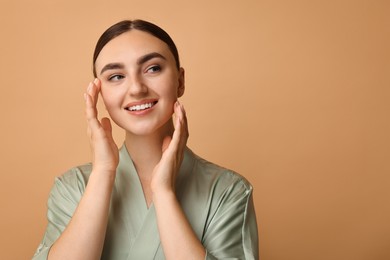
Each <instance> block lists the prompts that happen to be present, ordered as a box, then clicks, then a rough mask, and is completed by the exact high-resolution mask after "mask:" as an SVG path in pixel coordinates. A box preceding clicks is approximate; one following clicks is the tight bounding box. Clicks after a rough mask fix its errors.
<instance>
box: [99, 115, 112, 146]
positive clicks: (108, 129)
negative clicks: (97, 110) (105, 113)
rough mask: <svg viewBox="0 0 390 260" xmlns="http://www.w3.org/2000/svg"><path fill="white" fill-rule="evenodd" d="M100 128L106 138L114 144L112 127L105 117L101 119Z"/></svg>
mask: <svg viewBox="0 0 390 260" xmlns="http://www.w3.org/2000/svg"><path fill="white" fill-rule="evenodd" d="M101 126H102V128H103V130H104V132H105V133H106V137H107V138H108V139H109V140H110V141H111V142H114V138H113V137H112V125H111V121H110V119H108V118H107V117H104V118H102V120H101Z"/></svg>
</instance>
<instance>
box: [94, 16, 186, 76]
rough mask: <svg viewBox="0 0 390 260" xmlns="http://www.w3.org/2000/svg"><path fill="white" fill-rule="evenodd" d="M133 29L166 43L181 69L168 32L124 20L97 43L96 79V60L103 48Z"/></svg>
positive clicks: (135, 21) (153, 25)
mask: <svg viewBox="0 0 390 260" xmlns="http://www.w3.org/2000/svg"><path fill="white" fill-rule="evenodd" d="M133 29H135V30H140V31H143V32H147V33H149V34H151V35H153V36H155V37H156V38H158V39H160V40H161V41H163V42H165V43H166V44H167V45H168V47H169V49H170V51H171V52H172V54H173V57H174V58H175V62H176V67H177V69H180V61H179V53H178V51H177V48H176V45H175V43H174V42H173V40H172V38H171V37H170V36H169V34H168V33H167V32H166V31H164V30H163V29H162V28H160V27H159V26H157V25H155V24H153V23H151V22H147V21H144V20H123V21H121V22H118V23H116V24H114V25H112V26H111V27H109V28H108V29H107V30H106V31H105V32H104V33H103V34H102V35H101V36H100V38H99V40H98V41H97V43H96V47H95V51H94V53H93V75H94V76H95V77H96V76H97V74H96V68H95V63H96V59H97V57H98V56H99V54H100V52H101V50H102V49H103V47H104V46H105V45H106V44H107V43H108V42H110V41H111V40H112V39H114V38H115V37H117V36H119V35H121V34H123V33H125V32H128V31H131V30H133Z"/></svg>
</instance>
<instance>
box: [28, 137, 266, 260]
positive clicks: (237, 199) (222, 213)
mask: <svg viewBox="0 0 390 260" xmlns="http://www.w3.org/2000/svg"><path fill="white" fill-rule="evenodd" d="M119 156H120V160H119V165H118V168H117V175H116V178H115V184H114V189H113V193H112V198H111V205H110V212H109V220H108V226H107V234H106V238H105V244H104V249H103V253H102V258H101V259H104V260H122V259H123V260H130V259H142V260H147V259H155V260H160V259H165V257H164V252H163V248H162V246H161V242H160V238H159V234H158V227H157V220H156V213H155V209H154V206H153V204H152V205H151V206H150V207H149V208H148V207H147V204H146V201H145V198H144V195H143V191H142V186H141V183H140V180H139V178H138V175H137V172H136V169H135V167H134V164H133V162H132V160H131V158H130V155H129V154H128V152H127V149H126V147H125V145H124V146H123V147H122V148H121V149H120V152H119ZM91 170H92V165H91V164H86V165H82V166H79V167H75V168H72V169H70V170H69V171H68V172H66V173H65V174H63V175H62V176H60V177H58V178H56V179H55V182H54V185H53V188H52V190H51V192H50V195H49V199H48V212H47V218H48V225H47V228H46V232H45V235H44V237H43V240H42V242H41V243H40V245H39V247H38V249H37V251H36V253H35V255H34V257H33V260H42V259H47V255H48V252H49V250H50V247H51V246H52V244H53V243H54V242H55V241H56V239H57V238H58V237H59V236H60V235H61V233H62V232H63V230H64V229H65V227H66V225H67V224H68V223H69V221H70V219H71V217H72V215H73V213H74V211H75V209H76V207H77V205H78V202H79V201H80V199H81V197H82V195H83V192H84V190H85V187H86V185H87V182H88V178H89V175H90V173H91ZM176 185H177V187H176V194H177V198H178V200H179V202H180V204H181V206H182V208H183V210H184V212H185V214H186V216H187V219H188V221H189V222H190V224H191V226H192V228H193V230H194V232H195V234H196V235H197V237H198V239H199V240H200V241H201V243H202V244H203V246H204V247H205V249H206V251H207V255H206V259H258V233H257V224H256V217H255V211H254V207H253V201H252V191H253V189H252V186H251V185H250V183H249V182H248V181H247V180H245V179H244V178H243V177H242V176H240V175H239V174H237V173H235V172H233V171H230V170H228V169H225V168H222V167H220V166H217V165H215V164H213V163H210V162H208V161H206V160H204V159H202V158H200V157H198V156H197V155H195V154H194V153H193V152H192V151H191V150H190V149H188V148H186V150H185V152H184V159H183V163H182V165H181V168H180V171H179V174H178V176H177V181H176Z"/></svg>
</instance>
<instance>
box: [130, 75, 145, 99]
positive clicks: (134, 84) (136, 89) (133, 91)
mask: <svg viewBox="0 0 390 260" xmlns="http://www.w3.org/2000/svg"><path fill="white" fill-rule="evenodd" d="M147 92H148V88H147V86H146V85H145V84H144V82H143V81H142V79H140V78H139V77H137V76H135V77H132V79H131V80H129V83H128V93H129V95H131V96H140V95H145V94H146V93H147Z"/></svg>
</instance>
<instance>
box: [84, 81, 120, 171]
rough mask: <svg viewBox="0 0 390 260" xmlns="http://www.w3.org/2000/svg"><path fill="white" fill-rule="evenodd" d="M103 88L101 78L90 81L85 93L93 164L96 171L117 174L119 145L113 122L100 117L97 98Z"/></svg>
mask: <svg viewBox="0 0 390 260" xmlns="http://www.w3.org/2000/svg"><path fill="white" fill-rule="evenodd" d="M100 88H101V82H100V80H99V79H97V78H96V79H95V80H94V81H93V82H91V83H89V85H88V88H87V92H86V93H85V94H84V98H85V104H86V118H87V123H88V136H89V140H90V144H91V150H92V165H93V170H94V171H99V172H107V173H108V174H115V172H116V167H117V165H118V161H119V153H118V147H117V145H116V144H115V141H114V139H113V137H112V128H111V122H110V119H108V118H106V117H105V118H102V119H101V121H99V119H98V112H97V107H96V106H97V100H98V97H99V92H100Z"/></svg>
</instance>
